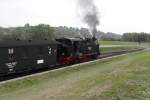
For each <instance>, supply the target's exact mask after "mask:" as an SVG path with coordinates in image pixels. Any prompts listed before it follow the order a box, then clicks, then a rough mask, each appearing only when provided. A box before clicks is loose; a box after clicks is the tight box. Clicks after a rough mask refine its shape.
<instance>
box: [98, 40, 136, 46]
mask: <svg viewBox="0 0 150 100" xmlns="http://www.w3.org/2000/svg"><path fill="white" fill-rule="evenodd" d="M100 44H101V45H138V43H137V42H125V41H100Z"/></svg>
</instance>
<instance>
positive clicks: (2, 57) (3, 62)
mask: <svg viewBox="0 0 150 100" xmlns="http://www.w3.org/2000/svg"><path fill="white" fill-rule="evenodd" d="M99 55H100V52H99V45H98V42H97V41H96V40H94V39H81V38H61V39H56V40H55V41H50V40H29V41H27V40H9V41H0V76H5V75H10V74H13V73H23V72H25V71H35V70H38V69H42V68H46V67H48V68H52V67H55V66H56V65H68V64H73V63H76V62H85V61H89V60H92V59H95V58H97V57H98V56H99Z"/></svg>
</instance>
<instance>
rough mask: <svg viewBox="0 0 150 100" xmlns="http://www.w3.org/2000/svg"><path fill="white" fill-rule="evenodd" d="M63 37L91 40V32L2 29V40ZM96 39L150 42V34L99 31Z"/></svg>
mask: <svg viewBox="0 0 150 100" xmlns="http://www.w3.org/2000/svg"><path fill="white" fill-rule="evenodd" d="M62 37H70V38H74V37H80V38H91V37H92V35H91V34H90V32H89V30H88V29H86V28H74V27H66V26H60V27H52V26H50V25H47V24H39V25H35V26H31V25H30V24H28V23H27V24H25V25H24V26H22V27H10V28H3V27H0V40H12V39H20V40H30V39H31V40H43V39H48V40H52V39H55V38H62ZM96 37H97V39H99V40H111V41H118V40H119V41H131V42H150V34H148V33H135V32H134V33H124V34H123V35H120V34H116V33H112V32H107V33H104V32H101V31H97V33H96Z"/></svg>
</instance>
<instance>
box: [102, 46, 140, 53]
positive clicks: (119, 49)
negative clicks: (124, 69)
mask: <svg viewBox="0 0 150 100" xmlns="http://www.w3.org/2000/svg"><path fill="white" fill-rule="evenodd" d="M138 48H141V47H139V46H119V47H115V46H114V47H102V48H100V51H101V53H108V52H118V51H122V50H133V49H138Z"/></svg>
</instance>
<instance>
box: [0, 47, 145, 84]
mask: <svg viewBox="0 0 150 100" xmlns="http://www.w3.org/2000/svg"><path fill="white" fill-rule="evenodd" d="M142 50H144V48H142V49H132V50H122V51H117V52H109V53H102V54H101V56H100V57H98V58H97V59H95V60H99V59H103V58H110V57H113V56H119V55H122V54H127V53H132V52H137V51H142ZM92 61H94V60H92ZM83 63H86V62H83ZM76 64H81V63H76ZM67 66H68V65H67ZM67 66H56V67H53V68H45V69H41V70H37V71H32V72H31V71H30V72H24V73H20V74H12V75H7V76H3V77H0V84H1V83H2V82H3V83H5V82H7V81H8V80H10V81H11V80H14V79H16V80H17V79H20V78H23V77H26V76H29V75H34V74H38V73H42V72H46V71H51V70H54V69H55V70H57V69H59V68H67Z"/></svg>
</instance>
